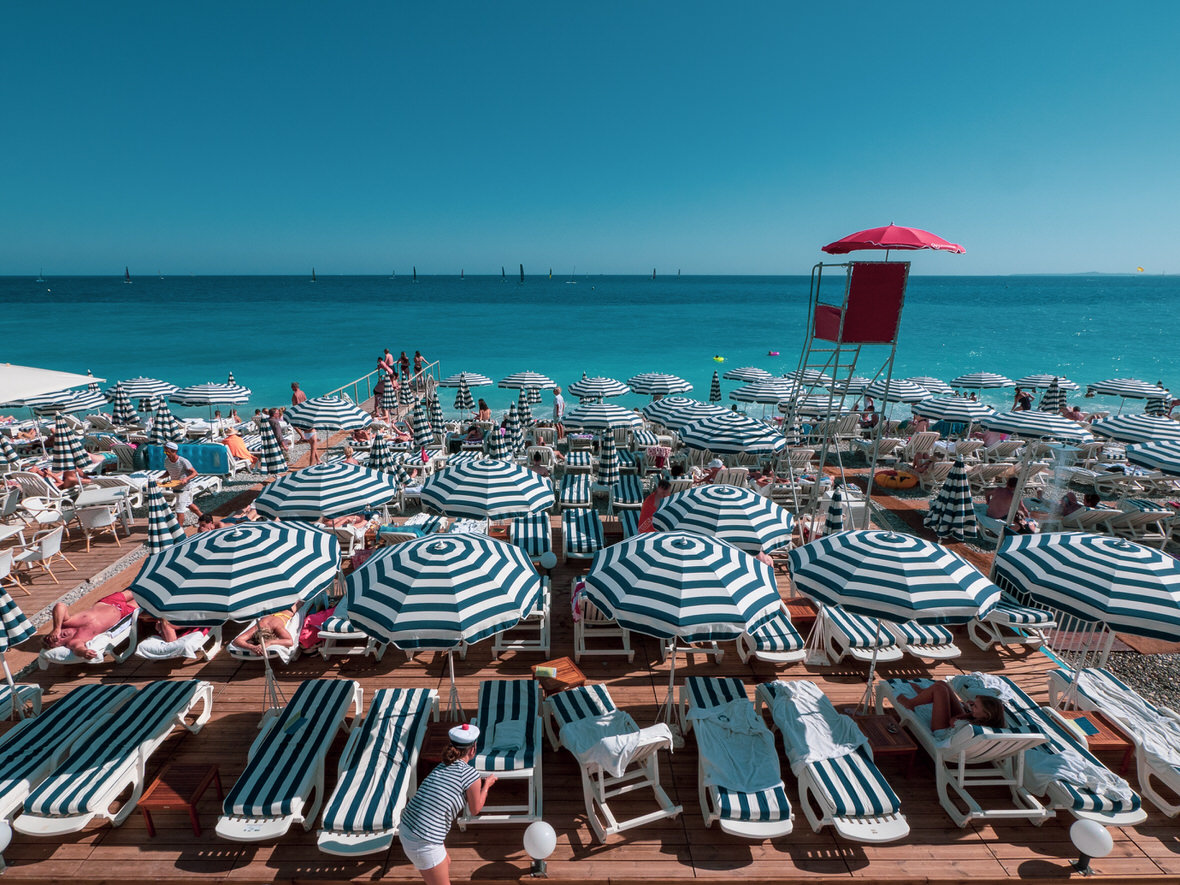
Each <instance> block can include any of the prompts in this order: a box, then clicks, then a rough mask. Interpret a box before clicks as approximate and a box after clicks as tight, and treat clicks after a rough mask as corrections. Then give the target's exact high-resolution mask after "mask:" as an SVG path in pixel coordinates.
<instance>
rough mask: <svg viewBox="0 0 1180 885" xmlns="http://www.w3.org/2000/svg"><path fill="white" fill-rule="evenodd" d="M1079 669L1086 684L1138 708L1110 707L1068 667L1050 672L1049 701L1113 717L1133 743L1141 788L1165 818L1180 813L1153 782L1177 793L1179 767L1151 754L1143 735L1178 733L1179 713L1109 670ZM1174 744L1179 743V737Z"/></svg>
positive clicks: (1157, 736) (1179, 808) (1155, 735)
mask: <svg viewBox="0 0 1180 885" xmlns="http://www.w3.org/2000/svg"><path fill="white" fill-rule="evenodd" d="M1082 672H1083V673H1084V674H1085V676H1086V680H1087V684H1094V685H1095V686H1096V688H1097V689H1100V690H1101V691H1102V692H1103V693H1109V694H1113V695H1121V696H1122V697H1123V698H1125V699H1127V700H1130V701H1132V702H1133V705H1134V706H1138V707H1140V708H1141V711H1135V710H1132V709H1131V706H1130V705H1128V706H1126V707H1120V708H1119V709H1113V708H1112V707H1111V706H1109V705H1107V704H1103V703H1102V702H1101V700H1100V699H1098V698H1095V697H1091V696H1090V695H1089V694H1087V693H1086V691H1085V689H1083V688H1082V687H1081V686H1080V685H1079V684H1077V683H1076V682H1075V681H1074V675H1073V673H1072V672H1071V671H1069V670H1050V671H1049V702H1050V703H1051V704H1052V705H1053V706H1054V707H1056V708H1058V709H1069V708H1074V709H1078V710H1086V711H1091V712H1092V711H1095V710H1098V711H1101V712H1102V713H1104V714H1105V715H1106V716H1108V717H1109V718H1110V719H1112V720H1114V722H1116V723H1117V724H1118V726H1119V727H1120V728H1121V729H1122V730H1123V731H1124V732H1125V733H1126V735H1127V736H1128V737H1129V738H1130V739H1131V743H1132V744H1134V746H1135V765H1136V775H1137V778H1136V779H1137V781H1138V783H1139V789H1140V791H1141V792H1142V793H1143V795H1144V796H1146V797H1147V798H1148V799H1150V800H1151V801H1152V803H1153V804H1154V805H1155V806H1156V807H1157V808H1159V809H1160V811H1162V812H1163V813H1164V814H1166V815H1167V816H1168V817H1175V816H1176V815H1177V814H1180V803H1177V802H1176V801H1175V800H1173V799H1168V798H1165V796H1164V795H1163V794H1162V793H1160V791H1159V788H1158V787H1157V786H1156V783H1155V782H1157V781H1158V782H1159V783H1161V784H1163V785H1164V786H1165V787H1167V788H1168V791H1169V792H1170V793H1171V794H1173V795H1180V768H1178V767H1177V766H1175V765H1169V764H1168V762H1167V760H1166V759H1164V758H1161V757H1160V756H1158V755H1155V754H1153V753H1152V752H1151V751H1150V750H1149V749H1148V747H1147V746H1145V745H1144V740H1143V737H1142V735H1144V733H1145V732H1147V731H1148V730H1149V729H1150V731H1151V732H1154V735H1153V737H1154V740H1159V739H1160V737H1161V736H1166V735H1169V734H1171V735H1178V734H1180V715H1177V713H1176V712H1175V711H1174V710H1170V709H1168V708H1167V707H1157V706H1156V705H1155V704H1153V703H1151V701H1149V700H1147V699H1146V698H1144V697H1142V696H1141V695H1140V694H1139V693H1138V692H1137V691H1135V689H1133V688H1131V687H1130V686H1129V685H1127V684H1126V683H1125V682H1123V681H1122V680H1121V679H1119V678H1118V677H1117V676H1115V675H1114V674H1113V673H1111V672H1110V671H1109V670H1105V669H1103V668H1101V667H1087V668H1085V670H1084V671H1082ZM1173 746H1180V738H1178V739H1177V740H1176V742H1175V745H1173Z"/></svg>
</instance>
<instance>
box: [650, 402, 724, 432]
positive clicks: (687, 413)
mask: <svg viewBox="0 0 1180 885" xmlns="http://www.w3.org/2000/svg"><path fill="white" fill-rule="evenodd" d="M727 411H728V409H726V408H725V407H724V406H718V405H715V404H713V403H703V402H701V401H700V400H695V399H692V398H690V397H687V396H666V397H664V398H663V399H660V400H656V401H655V402H650V403H648V404H647V405H646V406H644V407H643V417H645V418H646V419H647V420H648V421H654V422H655V423H657V424H662V425H664V426H665V427H667V428H668V429H669V430H679V429H680V428H682V427H684V426H685V425H687V424H693V423H695V422H697V421H700V420H701V419H703V418H711V417H713V416H715V415H722V414H724V413H725V412H727Z"/></svg>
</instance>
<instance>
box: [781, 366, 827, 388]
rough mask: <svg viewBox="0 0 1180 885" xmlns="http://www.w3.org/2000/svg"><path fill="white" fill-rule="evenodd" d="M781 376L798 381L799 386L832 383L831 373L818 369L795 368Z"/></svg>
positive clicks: (822, 385)
mask: <svg viewBox="0 0 1180 885" xmlns="http://www.w3.org/2000/svg"><path fill="white" fill-rule="evenodd" d="M783 377H784V378H790V379H792V380H794V381H797V382H799V385H800V386H801V387H829V386H831V385H832V384H833V383H834V381H833V378H832V376H831V375H828V374H826V373H824V372H821V371H819V370H818V369H797V370H795V371H794V372H787V374H786V375H784V376H783Z"/></svg>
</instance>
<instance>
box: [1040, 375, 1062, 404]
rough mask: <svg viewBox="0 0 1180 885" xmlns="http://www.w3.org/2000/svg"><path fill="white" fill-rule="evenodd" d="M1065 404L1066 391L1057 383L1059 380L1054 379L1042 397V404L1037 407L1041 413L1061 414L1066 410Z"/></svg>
mask: <svg viewBox="0 0 1180 885" xmlns="http://www.w3.org/2000/svg"><path fill="white" fill-rule="evenodd" d="M1065 402H1066V396H1065V390H1064V388H1062V387H1061V385H1060V384H1058V383H1057V379H1056V378H1054V379H1053V380H1052V381H1050V382H1049V386H1048V387H1046V388H1045V393H1044V395H1043V396H1042V397H1041V402H1040V403H1039V404H1038V405H1037V410H1038V411H1041V412H1060V411H1061V410H1062V409H1064V408H1065Z"/></svg>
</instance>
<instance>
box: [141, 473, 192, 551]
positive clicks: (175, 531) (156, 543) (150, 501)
mask: <svg viewBox="0 0 1180 885" xmlns="http://www.w3.org/2000/svg"><path fill="white" fill-rule="evenodd" d="M147 511H148V512H147V549H148V553H159V552H160V551H161V550H163V549H164V548H165V547H171V546H172V545H173V544H176V543H178V542H179V541H183V540H184V538H185V534H184V529H182V528H181V527H180V520H179V519H177V518H176V513H175V511H173V509H172V508H171V507H169V506H168V502H167V501H165V500H164V493H163V492H162V491H161V490H160V487H159V485H157V484H156V480H155V478H152V479H149V480H148V487H147Z"/></svg>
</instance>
